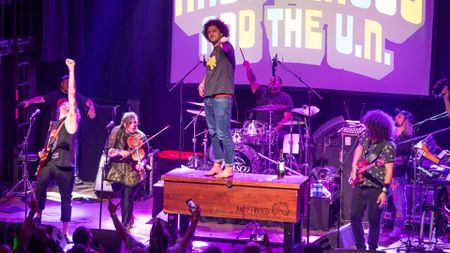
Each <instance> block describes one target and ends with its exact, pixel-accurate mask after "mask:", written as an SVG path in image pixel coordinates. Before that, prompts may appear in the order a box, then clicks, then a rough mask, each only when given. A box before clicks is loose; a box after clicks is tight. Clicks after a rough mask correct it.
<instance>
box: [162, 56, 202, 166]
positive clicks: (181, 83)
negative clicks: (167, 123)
mask: <svg viewBox="0 0 450 253" xmlns="http://www.w3.org/2000/svg"><path fill="white" fill-rule="evenodd" d="M202 63H203V61H201V60H199V61H198V62H197V63H195V65H194V66H193V67H192V68H191V69H190V70H189V71H188V72H186V74H184V76H183V77H181V78H180V80H179V81H178V82H176V83H174V84H173V85H172V87H170V89H169V92H172V91H173V90H174V89H175V88H176V87H177V86H179V87H180V93H179V102H180V110H179V113H180V115H179V122H178V127H179V129H178V130H179V133H178V151H179V153H178V158H179V162H180V165H181V150H184V131H183V124H184V119H183V114H184V108H183V105H184V102H183V98H184V95H183V87H184V84H185V83H184V80H185V79H186V78H187V77H188V76H189V75H190V74H191V73H192V72H194V70H196V69H197V68H198V66H200V65H201V64H202Z"/></svg>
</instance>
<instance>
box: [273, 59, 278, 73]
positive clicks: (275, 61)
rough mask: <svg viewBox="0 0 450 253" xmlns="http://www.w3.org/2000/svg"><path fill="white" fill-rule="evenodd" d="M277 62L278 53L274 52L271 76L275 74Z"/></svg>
mask: <svg viewBox="0 0 450 253" xmlns="http://www.w3.org/2000/svg"><path fill="white" fill-rule="evenodd" d="M277 64H278V54H275V57H274V58H272V76H275V72H277Z"/></svg>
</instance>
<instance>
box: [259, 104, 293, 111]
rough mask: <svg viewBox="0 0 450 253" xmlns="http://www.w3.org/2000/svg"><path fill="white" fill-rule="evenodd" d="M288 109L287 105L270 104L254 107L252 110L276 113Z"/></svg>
mask: <svg viewBox="0 0 450 253" xmlns="http://www.w3.org/2000/svg"><path fill="white" fill-rule="evenodd" d="M286 108H288V106H287V105H272V104H268V105H261V106H257V107H254V108H253V109H252V110H253V111H275V110H284V109H286Z"/></svg>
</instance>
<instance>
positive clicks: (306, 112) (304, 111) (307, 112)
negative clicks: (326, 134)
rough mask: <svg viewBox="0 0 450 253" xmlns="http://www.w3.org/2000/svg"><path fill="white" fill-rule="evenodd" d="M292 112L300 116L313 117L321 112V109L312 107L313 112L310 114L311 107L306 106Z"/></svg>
mask: <svg viewBox="0 0 450 253" xmlns="http://www.w3.org/2000/svg"><path fill="white" fill-rule="evenodd" d="M291 112H293V113H298V114H301V115H305V116H313V115H316V114H317V113H318V112H320V109H319V108H317V107H316V106H311V112H310V110H309V107H308V106H307V105H304V106H303V107H300V108H294V109H292V110H291Z"/></svg>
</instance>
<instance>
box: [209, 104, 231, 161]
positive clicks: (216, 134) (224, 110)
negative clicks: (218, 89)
mask: <svg viewBox="0 0 450 253" xmlns="http://www.w3.org/2000/svg"><path fill="white" fill-rule="evenodd" d="M204 101H205V115H206V123H207V125H208V132H209V134H210V135H211V144H212V147H213V152H214V162H222V161H224V160H225V165H226V166H231V165H233V163H234V146H233V140H232V138H231V124H230V120H231V109H232V107H233V99H232V98H231V97H230V98H205V100H204Z"/></svg>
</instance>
